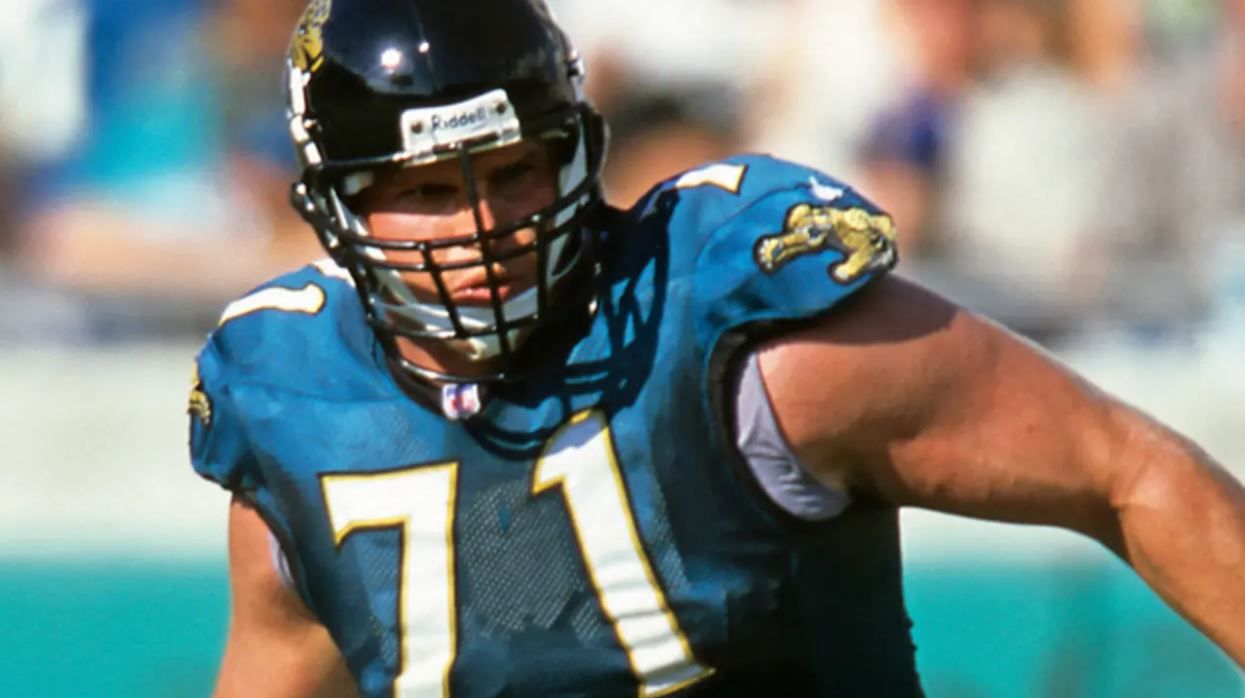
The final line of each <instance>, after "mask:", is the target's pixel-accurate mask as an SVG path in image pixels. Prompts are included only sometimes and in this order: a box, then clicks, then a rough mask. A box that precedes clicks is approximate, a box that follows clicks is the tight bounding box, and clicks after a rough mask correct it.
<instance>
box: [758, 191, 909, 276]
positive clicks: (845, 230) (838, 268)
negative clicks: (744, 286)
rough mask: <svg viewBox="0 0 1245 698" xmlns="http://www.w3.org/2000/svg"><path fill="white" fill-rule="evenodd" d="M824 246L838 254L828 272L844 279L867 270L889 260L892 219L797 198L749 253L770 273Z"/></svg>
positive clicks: (886, 266) (892, 249)
mask: <svg viewBox="0 0 1245 698" xmlns="http://www.w3.org/2000/svg"><path fill="white" fill-rule="evenodd" d="M827 248H828V249H832V250H837V251H838V252H840V253H842V254H843V260H842V261H840V262H838V263H836V264H834V265H833V266H831V267H830V276H831V277H832V278H833V279H834V280H835V281H837V282H839V283H841V284H850V283H852V282H853V281H856V280H857V279H859V278H860V277H862V276H864V275H865V274H867V273H868V272H871V271H875V270H878V269H889V268H891V267H892V266H894V264H895V224H894V223H893V222H892V221H891V218H890V216H887V215H885V214H872V213H869V212H868V211H866V210H864V209H862V208H851V209H846V210H845V209H841V208H835V207H834V206H811V205H809V204H808V203H800V204H797V205H795V206H793V207H792V208H791V209H790V210H789V211H787V219H786V222H785V224H784V225H783V229H782V232H781V233H775V234H773V235H766V236H765V237H762V238H761V239H760V240H758V241H757V244H756V249H755V250H754V251H753V254H754V256H755V257H756V262H757V265H758V266H760V267H761V270H762V271H764V272H765V273H766V274H772V273H774V272H775V271H777V270H778V269H779V268H780V267H782V266H783V265H784V264H786V263H787V262H790V261H791V260H793V259H795V258H796V257H800V256H803V255H806V254H810V253H813V252H817V251H819V250H822V249H827Z"/></svg>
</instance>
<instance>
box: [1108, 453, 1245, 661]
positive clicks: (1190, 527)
mask: <svg viewBox="0 0 1245 698" xmlns="http://www.w3.org/2000/svg"><path fill="white" fill-rule="evenodd" d="M1132 441H1133V446H1134V448H1133V449H1130V450H1129V451H1128V452H1129V453H1131V454H1132V457H1133V458H1134V459H1136V460H1134V462H1135V463H1139V464H1141V465H1140V466H1139V467H1138V468H1137V470H1136V471H1135V475H1134V476H1133V477H1132V478H1131V479H1130V480H1129V481H1126V482H1124V483H1122V485H1121V488H1120V490H1119V491H1117V492H1116V493H1115V498H1116V501H1115V502H1113V503H1114V504H1115V506H1116V510H1117V512H1118V520H1119V532H1120V533H1121V534H1122V539H1121V540H1120V541H1119V542H1120V544H1121V547H1122V550H1121V552H1122V553H1123V554H1124V555H1125V556H1126V557H1127V559H1128V561H1129V562H1130V563H1131V564H1132V566H1133V568H1134V569H1135V570H1136V571H1137V573H1138V574H1139V575H1141V577H1142V578H1144V579H1145V580H1146V582H1147V583H1149V584H1150V586H1151V587H1152V588H1153V589H1154V590H1155V591H1156V592H1157V593H1158V594H1159V595H1160V596H1162V597H1163V598H1164V599H1165V600H1166V601H1167V602H1168V603H1169V604H1171V606H1172V607H1173V608H1175V609H1176V610H1177V611H1178V612H1180V613H1181V614H1182V615H1183V616H1185V617H1186V618H1187V619H1188V620H1189V621H1190V622H1191V623H1193V624H1194V625H1195V626H1197V627H1198V628H1199V629H1201V630H1202V631H1203V632H1204V633H1205V634H1206V635H1207V636H1208V637H1210V638H1211V639H1212V640H1214V641H1215V642H1216V643H1218V644H1219V646H1220V647H1222V648H1223V649H1224V651H1226V652H1227V653H1228V655H1229V656H1231V657H1232V658H1233V659H1234V660H1235V661H1236V663H1237V664H1238V665H1240V666H1241V667H1243V668H1245V489H1243V488H1242V486H1241V484H1240V483H1239V482H1237V481H1236V480H1235V479H1234V478H1233V477H1232V476H1231V475H1229V474H1228V473H1227V472H1226V471H1225V470H1224V469H1223V468H1221V467H1219V466H1218V465H1217V464H1215V463H1214V462H1213V461H1212V460H1211V459H1210V458H1209V457H1207V456H1206V455H1205V454H1204V453H1202V452H1201V451H1200V450H1199V449H1197V448H1196V447H1195V446H1193V445H1192V444H1190V443H1188V442H1186V441H1184V440H1183V439H1180V438H1178V437H1175V436H1173V435H1170V434H1167V433H1162V431H1161V430H1157V431H1153V432H1150V433H1147V434H1145V435H1141V436H1134V437H1133V439H1132Z"/></svg>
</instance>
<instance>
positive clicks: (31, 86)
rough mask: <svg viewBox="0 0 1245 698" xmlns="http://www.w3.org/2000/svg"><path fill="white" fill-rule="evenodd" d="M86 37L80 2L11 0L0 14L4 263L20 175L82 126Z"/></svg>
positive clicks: (0, 252) (0, 253)
mask: <svg viewBox="0 0 1245 698" xmlns="http://www.w3.org/2000/svg"><path fill="white" fill-rule="evenodd" d="M84 34H85V15H84V12H83V9H82V7H81V5H80V3H79V2H77V0H11V1H10V2H8V3H6V5H5V12H3V13H0V106H2V107H3V109H0V260H3V259H5V258H6V257H7V256H8V255H9V253H11V251H12V244H13V235H14V227H15V225H16V220H17V218H18V209H19V207H20V197H19V196H18V192H17V189H16V188H17V186H18V180H19V179H20V178H21V174H22V173H23V172H24V171H25V170H27V169H28V168H29V167H31V166H33V165H37V164H39V163H42V162H45V161H47V160H49V159H52V158H56V157H58V156H61V155H63V154H64V153H65V152H67V151H68V149H69V148H70V147H72V146H73V145H74V144H75V142H76V141H77V140H78V136H79V134H80V133H81V130H82V128H83V125H84V120H85V113H84V112H85V105H84V101H85V100H84V90H83V84H82V82H83V80H82V62H83V40H84Z"/></svg>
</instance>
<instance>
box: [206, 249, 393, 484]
mask: <svg viewBox="0 0 1245 698" xmlns="http://www.w3.org/2000/svg"><path fill="white" fill-rule="evenodd" d="M375 346H376V345H375V341H374V339H373V337H372V333H371V330H370V328H369V327H368V326H367V324H366V322H365V321H364V318H363V312H362V309H361V306H360V304H359V301H358V299H357V297H356V296H355V293H354V289H353V287H352V285H351V282H350V279H349V276H348V275H347V274H346V273H345V272H344V271H342V270H341V269H340V268H339V267H337V266H336V265H334V264H332V263H331V262H317V263H315V264H312V265H308V266H307V267H304V268H302V269H299V270H298V271H295V272H291V273H289V274H286V275H284V276H281V277H278V278H277V279H274V280H273V281H270V282H269V283H266V284H264V285H262V286H260V287H258V288H256V289H255V290H253V291H251V292H250V293H248V294H247V295H245V296H243V297H242V298H240V299H238V300H236V301H234V302H233V303H230V304H229V305H228V306H227V307H226V308H225V311H224V312H223V313H222V314H221V319H220V322H219V324H218V325H217V327H216V329H215V330H214V331H213V332H212V333H211V335H209V337H208V340H207V343H206V345H205V346H204V347H203V350H202V351H201V352H200V353H199V356H198V359H197V361H196V365H195V375H194V383H193V386H192V388H191V392H190V404H189V412H190V415H191V420H190V451H191V460H192V462H193V464H194V468H195V470H196V472H198V473H199V474H200V475H202V476H204V477H206V478H208V479H210V480H213V481H215V482H217V483H219V484H221V485H222V486H224V487H226V488H228V489H235V490H236V489H242V490H253V489H256V487H257V486H258V484H259V481H260V479H261V477H260V475H259V471H258V466H257V464H256V462H255V455H254V454H253V453H252V452H251V446H250V441H249V439H248V437H247V425H249V424H250V423H251V422H253V421H254V420H255V419H256V417H257V415H262V414H265V413H266V412H271V411H274V410H279V409H280V408H281V405H282V404H283V403H282V400H283V399H284V397H283V395H288V394H298V395H302V396H320V397H324V398H328V399H334V400H342V399H351V398H360V399H367V398H371V397H375V396H377V395H380V394H384V395H389V394H392V392H393V391H394V390H395V388H393V387H392V386H391V385H390V384H387V383H385V382H384V381H383V380H382V377H383V373H381V372H380V371H378V370H375V367H376V363H377V362H378V361H379V360H380V359H379V358H378V355H377V354H376V352H375V351H374V350H375ZM241 393H246V395H247V397H246V398H245V399H244V398H240V397H239V394H241ZM261 394H262V395H263V396H264V397H263V399H260V398H257V397H256V395H261Z"/></svg>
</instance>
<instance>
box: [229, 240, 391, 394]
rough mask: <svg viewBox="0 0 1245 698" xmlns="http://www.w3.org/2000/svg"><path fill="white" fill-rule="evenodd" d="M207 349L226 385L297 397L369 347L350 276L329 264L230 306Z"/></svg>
mask: <svg viewBox="0 0 1245 698" xmlns="http://www.w3.org/2000/svg"><path fill="white" fill-rule="evenodd" d="M208 343H209V344H210V345H212V346H213V347H214V349H215V351H216V352H217V354H218V356H219V357H220V360H221V361H222V362H223V363H224V364H225V365H227V366H228V369H229V375H230V378H231V380H249V381H256V382H261V383H266V384H270V385H282V386H287V387H290V388H293V389H297V390H298V391H300V392H303V393H317V392H320V391H319V390H318V389H317V388H318V387H327V388H328V389H331V390H333V391H337V390H338V389H339V388H340V386H339V385H338V384H336V383H333V384H331V385H328V386H320V385H319V384H320V383H321V382H322V379H324V378H326V377H327V376H328V374H332V373H333V372H332V371H330V370H328V369H330V368H340V367H341V366H342V365H343V364H345V365H349V364H351V363H353V362H357V361H359V360H363V361H371V360H372V356H373V351H374V349H375V341H374V339H373V335H372V331H371V329H370V328H369V327H368V326H367V323H366V322H365V320H364V317H363V311H362V308H361V306H360V304H359V300H358V296H357V295H356V293H355V291H354V286H353V282H352V281H351V279H350V276H349V274H347V273H346V272H345V270H343V269H342V268H341V267H339V266H337V265H336V264H334V263H332V262H331V261H329V260H323V261H319V262H315V263H313V264H309V265H307V266H305V267H303V268H301V269H299V270H297V271H294V272H291V273H288V274H285V275H283V276H280V277H277V278H276V279H273V280H272V281H269V282H268V283H266V284H263V285H262V286H259V287H258V288H255V289H254V290H252V291H251V292H250V293H248V294H246V295H245V296H243V297H241V298H239V299H238V300H236V301H234V302H232V303H230V304H229V305H228V306H226V307H225V310H224V312H223V313H221V317H220V321H219V322H218V323H217V326H216V329H215V330H214V331H213V332H212V334H211V336H210V337H209V338H208Z"/></svg>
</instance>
